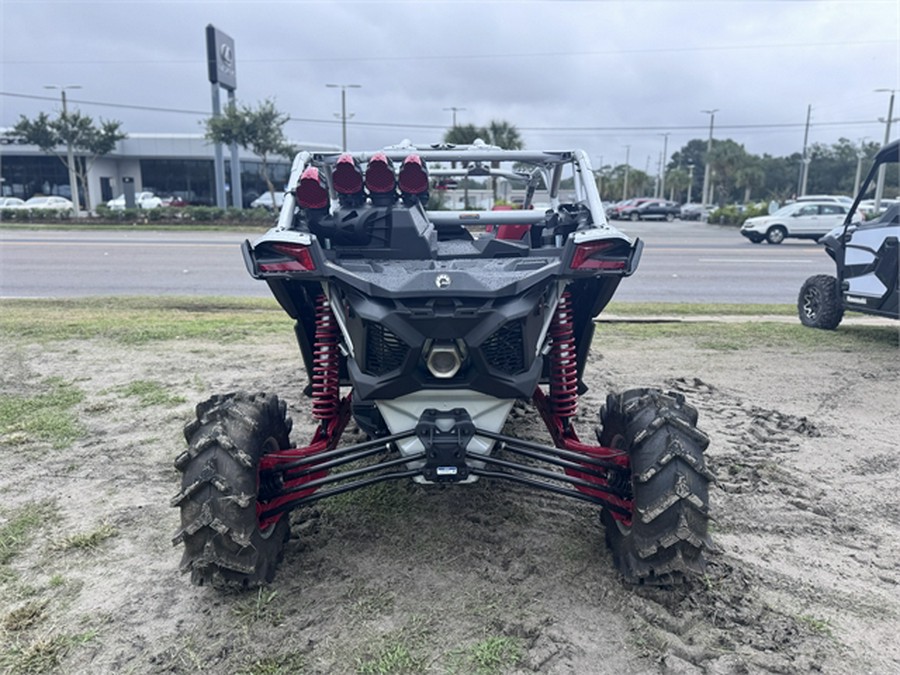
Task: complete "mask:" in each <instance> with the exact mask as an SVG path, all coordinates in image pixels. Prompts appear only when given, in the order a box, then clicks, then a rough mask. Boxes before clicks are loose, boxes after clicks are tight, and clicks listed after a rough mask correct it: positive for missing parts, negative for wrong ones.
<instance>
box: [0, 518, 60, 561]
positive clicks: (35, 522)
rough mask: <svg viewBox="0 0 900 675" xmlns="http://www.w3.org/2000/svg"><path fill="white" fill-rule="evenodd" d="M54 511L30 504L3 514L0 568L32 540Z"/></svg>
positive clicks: (0, 533)
mask: <svg viewBox="0 0 900 675" xmlns="http://www.w3.org/2000/svg"><path fill="white" fill-rule="evenodd" d="M54 511H55V509H54V508H53V507H51V506H49V505H47V504H41V503H31V504H25V505H24V506H20V507H19V508H17V509H15V510H13V511H12V512H11V513H3V514H2V516H3V518H4V520H3V522H2V524H0V567H3V566H5V565H8V564H9V563H10V562H11V561H12V560H13V558H15V557H16V555H18V554H19V552H20V551H22V550H23V549H24V548H25V547H26V546H28V544H29V543H31V540H32V539H33V538H34V535H35V533H36V532H37V531H38V530H39V529H40V528H41V527H42V526H43V525H44V523H46V522H47V521H48V520H49V519H51V518H53V517H54Z"/></svg>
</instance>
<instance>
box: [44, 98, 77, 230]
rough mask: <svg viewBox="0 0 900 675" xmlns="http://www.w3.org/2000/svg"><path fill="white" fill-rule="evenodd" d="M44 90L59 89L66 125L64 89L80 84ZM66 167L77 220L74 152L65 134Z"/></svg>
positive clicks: (67, 111) (69, 139)
mask: <svg viewBox="0 0 900 675" xmlns="http://www.w3.org/2000/svg"><path fill="white" fill-rule="evenodd" d="M44 89H59V91H60V93H61V94H62V108H63V118H64V119H65V121H66V123H67V124H68V121H69V108H68V107H67V105H66V89H81V85H80V84H67V85H59V84H45V85H44ZM66 166H67V167H68V169H69V192H71V193H72V195H71V196H72V208H73V210H74V211H75V217H76V218H77V217H78V215H79V213H80V212H81V200H79V199H78V179H77V177H76V176H75V152H74V151H73V150H72V138H71V135H69V134H67V138H66Z"/></svg>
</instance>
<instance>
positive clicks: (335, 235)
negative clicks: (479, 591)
mask: <svg viewBox="0 0 900 675" xmlns="http://www.w3.org/2000/svg"><path fill="white" fill-rule="evenodd" d="M450 176H456V178H457V179H458V180H457V181H456V182H454V185H456V187H457V190H456V191H457V193H460V192H463V190H464V189H466V190H467V189H468V187H469V186H470V185H475V184H476V183H478V182H479V181H480V182H481V183H480V184H481V185H486V186H487V185H495V186H497V188H498V189H505V190H509V189H513V190H520V191H521V195H522V196H521V200H520V201H521V205H520V207H519V208H509V207H507V208H505V209H503V210H501V209H495V208H490V207H491V204H488V208H484V209H480V210H479V209H475V208H471V206H472V205H471V204H469V203H468V201H469V196H470V195H469V194H468V192H466V193H465V195H464V196H465V201H464V202H463V203H462V204H461V205H457V204H456V203H455V201H454V199H455V198H452V197H450V195H448V194H447V193H445V192H444V191H443V190H436V189H435V185H438V184H439V185H440V186H441V187H443V186H444V185H446V184H448V178H449V177H450ZM438 179H440V180H438ZM473 190H474V188H473ZM448 199H449V201H450V202H451V203H449V204H448V203H447V202H448ZM538 200H539V201H540V203H541V204H542V206H541V207H540V208H537V207H536V204H537V203H538ZM448 205H449V206H450V209H447V208H442V207H446V206H448ZM641 250H642V242H641V241H640V240H637V239H631V238H629V237H627V236H626V235H624V234H623V233H622V232H620V231H618V230H617V229H616V228H614V227H612V226H610V225H609V223H607V221H606V217H605V215H604V210H603V206H602V204H601V201H600V197H599V195H598V192H597V187H596V184H595V182H594V175H593V173H592V170H591V167H590V163H589V161H588V158H587V156H586V154H585V153H584V152H581V151H565V152H536V151H504V150H500V149H499V148H495V147H491V146H487V145H484V144H481V143H476V144H474V145H471V146H447V145H442V146H428V147H416V146H412V145H410V144H408V143H405V144H402V145H400V146H395V147H390V148H386V149H384V150H380V151H375V152H354V153H301V154H299V155H298V156H297V158H296V159H295V161H294V164H293V168H292V172H291V176H290V181H289V184H288V189H287V191H286V192H285V196H284V204H283V206H282V208H281V211H280V215H279V217H278V221H277V224H276V225H275V226H274V227H273V228H272V229H271V230H269V231H268V232H267V233H266V234H265V235H263V236H262V237H261V238H260V239H259V240H258V241H256V242H254V243H252V244H251V243H250V242H245V243H244V246H243V255H244V261H245V263H246V266H247V269H248V270H249V272H250V274H251V275H252V276H253V277H254V278H256V279H260V280H262V281H264V282H265V283H267V284H268V285H269V288H270V289H271V291H272V293H273V294H274V296H275V298H276V299H277V301H278V303H279V304H280V305H281V307H282V308H283V309H284V311H285V312H287V313H288V314H289V315H290V316H291V318H292V319H293V320H294V321H295V327H294V331H295V334H296V338H297V342H298V344H299V348H300V355H301V358H302V362H303V365H304V367H305V371H306V373H307V376H308V381H307V382H300V383H298V386H297V392H296V393H300V392H301V391H302V393H303V394H305V395H306V396H307V397H308V398H309V400H310V412H309V414H310V416H311V417H312V418H313V419H314V420H315V422H316V427H315V432H314V433H313V434H312V435H311V436H310V437H308V438H301V439H292V438H291V436H290V432H291V420H290V419H289V418H288V417H287V415H286V406H285V403H284V402H283V401H282V400H281V399H280V398H279V397H277V396H276V395H275V394H273V393H269V392H265V393H263V392H258V393H248V392H244V391H239V392H233V393H227V394H223V395H217V396H213V397H212V398H210V399H209V400H207V401H205V402H204V403H201V404H199V405H198V406H197V410H196V413H197V414H196V419H194V420H193V421H192V422H190V423H189V424H188V425H187V426H186V427H185V436H186V438H187V442H188V448H187V450H186V451H185V452H183V453H182V454H181V455H180V456H179V457H178V458H177V459H176V462H175V464H176V467H177V468H178V470H179V471H180V472H181V473H182V485H181V491H180V492H179V493H178V494H177V495H176V496H175V497H174V498H173V500H172V504H173V506H176V507H178V508H179V509H180V512H181V528H180V530H179V531H178V533H177V535H176V537H175V543H176V545H177V544H183V546H184V554H183V560H182V569H183V570H184V571H185V572H190V573H191V578H192V580H193V581H194V583H196V584H201V585H206V584H209V585H213V586H224V587H231V586H236V587H250V586H255V585H258V584H261V583H266V582H268V581H271V580H272V578H273V576H274V574H275V570H276V566H277V565H278V563H279V561H280V560H281V558H282V556H283V553H284V548H285V545H286V541H287V539H288V531H289V526H290V525H289V515H290V512H291V511H292V510H293V509H296V508H298V507H301V506H303V505H306V504H311V503H314V502H316V501H318V500H321V499H326V498H328V497H329V496H332V495H337V494H341V493H345V492H348V491H351V490H358V489H366V487H367V486H371V485H373V484H376V483H380V482H382V481H389V480H413V481H416V482H417V483H421V484H423V485H424V486H437V485H440V484H456V485H455V486H454V487H453V489H456V490H460V491H464V490H466V489H467V485H469V484H471V483H473V482H475V481H478V480H488V481H490V484H491V486H493V487H496V488H497V489H502V486H503V484H504V481H512V482H515V483H518V484H523V485H527V486H531V487H533V488H535V489H540V490H546V491H549V492H552V493H556V494H559V495H565V496H569V497H574V498H577V499H581V500H584V501H587V502H591V503H593V504H596V505H598V506H599V507H600V509H601V515H602V521H603V525H604V527H605V531H606V539H607V542H608V544H609V546H610V548H611V550H612V553H613V559H614V561H615V564H616V566H617V567H618V569H619V571H620V572H621V573H622V575H624V577H625V578H626V579H627V580H628V581H630V582H633V583H646V584H668V583H671V582H674V581H677V580H679V579H681V578H683V577H684V576H685V575H690V574H696V573H701V572H702V570H703V569H704V551H705V549H707V548H708V547H709V546H710V541H709V537H708V521H709V517H710V516H709V496H708V493H709V483H710V481H711V480H712V478H713V476H712V474H711V473H710V471H709V469H708V468H707V465H706V462H705V459H704V450H705V449H706V446H707V444H708V438H707V437H706V435H704V434H703V433H702V432H701V431H699V430H698V428H697V411H696V410H695V409H694V408H693V407H692V406H691V405H689V404H688V403H687V402H686V401H685V400H684V397H683V396H682V395H680V394H677V393H667V392H664V391H662V390H659V389H655V388H645V389H631V390H628V391H624V392H619V393H610V394H609V395H608V396H607V398H606V403H605V405H603V406H602V407H601V409H600V410H599V411H598V412H599V416H598V420H597V426H596V427H595V428H588V429H587V430H579V431H580V432H581V433H579V431H576V428H575V424H574V419H575V415H576V412H577V408H578V404H579V395H580V394H582V393H584V391H585V390H586V385H585V383H584V381H583V374H584V370H585V363H586V360H587V356H588V352H589V350H590V349H591V346H592V341H593V340H594V319H595V317H596V316H597V315H598V314H599V313H600V312H601V311H602V310H603V309H604V307H605V306H606V305H607V303H608V302H609V301H610V299H611V298H612V297H613V294H614V293H615V291H616V288H617V286H618V285H619V282H620V281H621V280H622V279H623V278H624V277H627V276H629V275H630V274H632V273H633V272H634V271H635V269H636V268H637V266H638V261H639V259H640V256H641ZM598 339H599V338H598ZM517 401H524V402H527V403H528V404H529V405H531V406H533V408H534V410H536V412H537V414H539V415H540V417H541V418H542V419H543V422H544V423H545V424H546V428H547V431H548V436H547V439H549V440H548V441H547V442H541V440H540V439H534V438H516V437H515V436H512V435H509V434H508V433H507V429H506V421H507V416H508V415H509V413H510V410H511V409H512V407H513V405H514V404H515V403H516V402H517ZM351 420H353V421H354V422H355V425H356V426H357V427H358V428H359V429H360V430H362V431H363V432H364V433H365V436H366V437H367V440H365V441H364V442H354V443H349V444H348V443H342V442H341V441H342V434H343V431H344V429H345V427H346V426H347V424H348V422H350V421H351ZM510 426H511V427H513V428H514V427H515V425H510ZM356 438H357V439H358V438H359V437H356ZM510 527H513V526H512V525H510ZM421 536H428V535H427V532H423V533H422V535H421Z"/></svg>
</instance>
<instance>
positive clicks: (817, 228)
mask: <svg viewBox="0 0 900 675" xmlns="http://www.w3.org/2000/svg"><path fill="white" fill-rule="evenodd" d="M847 211H849V208H848V207H847V205H845V204H840V203H838V202H794V203H793V204H788V205H787V206H783V207H782V208H780V209H778V210H777V211H776V212H775V213H772V214H769V215H768V216H757V217H756V218H747V220H745V221H744V224H743V225H741V234H742V235H743V236H745V237H747V239H749V240H750V241H752V242H753V243H754V244H758V243H760V242H761V241H762V240H763V239H765V240H766V241H767V242H769V243H770V244H780V243H781V242H783V241H784V240H785V238H786V237H795V238H797V239H820V238H821V237H824V236H825V235H826V234H828V233H829V232H830V231H831V230H833V229H834V228H835V227H837V226H838V225H840V224H841V223H843V222H844V217H845V216H846V215H847ZM855 220H859V216H855Z"/></svg>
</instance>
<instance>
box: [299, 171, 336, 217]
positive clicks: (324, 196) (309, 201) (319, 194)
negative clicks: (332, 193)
mask: <svg viewBox="0 0 900 675" xmlns="http://www.w3.org/2000/svg"><path fill="white" fill-rule="evenodd" d="M296 195H297V203H298V204H299V205H300V206H301V207H303V208H304V209H324V208H326V207H327V206H328V185H327V184H326V183H325V178H324V177H323V176H321V175H320V174H319V170H318V169H317V168H316V167H314V166H310V167H308V168H307V169H306V170H304V172H303V173H302V174H300V184H299V185H298V186H297V192H296Z"/></svg>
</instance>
